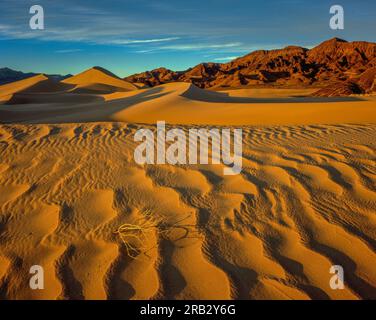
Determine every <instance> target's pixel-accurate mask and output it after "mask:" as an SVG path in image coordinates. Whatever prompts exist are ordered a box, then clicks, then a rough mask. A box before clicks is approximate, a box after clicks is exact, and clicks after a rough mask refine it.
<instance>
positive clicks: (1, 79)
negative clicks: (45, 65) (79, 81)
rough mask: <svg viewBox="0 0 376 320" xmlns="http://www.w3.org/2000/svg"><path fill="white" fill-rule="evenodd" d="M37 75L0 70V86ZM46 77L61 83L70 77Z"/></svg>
mask: <svg viewBox="0 0 376 320" xmlns="http://www.w3.org/2000/svg"><path fill="white" fill-rule="evenodd" d="M38 74H39V73H32V72H29V73H24V72H21V71H16V70H12V69H10V68H0V85H2V84H6V83H11V82H15V81H19V80H23V79H27V78H30V77H34V76H36V75H38ZM47 76H48V77H49V78H50V79H53V80H55V81H61V80H63V79H65V78H67V77H70V76H71V75H70V74H69V75H59V74H51V75H47Z"/></svg>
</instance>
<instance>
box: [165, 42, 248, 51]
mask: <svg viewBox="0 0 376 320" xmlns="http://www.w3.org/2000/svg"><path fill="white" fill-rule="evenodd" d="M241 45H242V43H241V42H233V43H218V44H176V45H169V46H161V47H159V48H158V49H162V50H183V51H186V50H203V49H220V48H235V47H240V46H241Z"/></svg>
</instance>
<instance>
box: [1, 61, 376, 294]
mask: <svg viewBox="0 0 376 320" xmlns="http://www.w3.org/2000/svg"><path fill="white" fill-rule="evenodd" d="M310 94H311V92H310V91H309V90H308V91H307V90H276V89H257V90H253V89H242V90H232V91H226V92H223V91H222V92H215V91H206V90H202V89H199V88H197V87H194V86H192V85H191V84H187V83H169V84H165V85H161V86H157V87H154V88H144V89H138V88H137V87H136V86H134V85H131V84H129V83H127V82H125V81H123V80H121V79H118V78H117V77H116V76H114V75H112V74H110V73H108V72H107V71H106V70H103V69H101V68H93V69H90V70H88V71H86V72H83V73H81V74H79V75H77V76H74V77H72V78H69V79H66V80H64V81H63V82H61V83H56V82H53V81H51V80H50V79H48V77H46V76H43V75H40V76H36V77H32V78H29V79H26V80H22V81H18V82H15V83H12V84H7V85H4V86H0V99H1V100H2V101H3V104H2V105H0V122H2V123H3V124H2V125H0V152H1V156H2V157H1V160H0V231H1V232H0V297H1V298H4V299H107V298H108V299H166V298H169V299H361V298H368V299H376V269H375V267H374V266H375V265H376V253H375V250H376V218H375V216H376V211H375V208H376V188H375V185H376V184H375V181H376V171H375V161H376V159H375V154H376V153H375V151H376V145H375V136H376V124H375V122H376V121H375V120H376V100H375V97H372V96H368V97H365V96H356V97H355V96H353V97H346V98H319V97H307V96H308V95H310ZM158 120H164V121H166V122H167V123H168V126H172V125H174V124H180V125H182V128H183V129H184V130H185V131H187V130H188V129H189V128H190V126H188V125H190V124H194V125H195V126H197V125H202V126H206V127H207V126H213V125H220V126H226V127H228V126H235V125H236V126H237V127H238V126H241V127H242V128H243V133H244V141H243V171H242V172H241V174H240V175H237V176H223V166H222V165H213V164H210V165H192V166H189V165H186V166H171V165H155V166H154V165H146V166H139V165H137V164H136V163H135V161H134V156H133V152H134V148H135V147H136V143H135V142H134V139H133V137H134V134H135V132H136V130H138V129H140V128H144V127H145V126H146V127H148V128H150V129H152V130H155V126H154V125H155V123H156V122H157V121H158ZM140 123H143V124H144V125H141V124H140ZM130 228H131V230H132V231H130ZM132 228H133V229H132ZM34 264H39V265H43V266H44V268H45V275H46V278H45V283H46V290H41V291H38V290H35V291H33V290H30V289H29V287H28V279H29V276H30V275H29V268H30V266H31V265H34ZM336 264H339V265H341V266H343V267H344V269H345V289H344V290H332V289H331V288H330V286H329V280H330V278H331V276H332V275H331V274H330V273H329V269H330V267H331V266H332V265H336Z"/></svg>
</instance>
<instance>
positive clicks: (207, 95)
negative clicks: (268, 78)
mask: <svg viewBox="0 0 376 320" xmlns="http://www.w3.org/2000/svg"><path fill="white" fill-rule="evenodd" d="M181 96H182V97H185V98H188V99H190V100H195V101H202V102H211V103H323V102H346V101H363V99H361V98H358V97H309V96H293V97H286V98H284V97H282V98H281V97H276V98H249V97H231V96H230V95H229V94H228V93H225V92H218V91H209V90H204V89H200V88H198V87H196V86H194V85H191V86H190V87H189V89H188V90H187V91H186V92H184V93H183V94H182V95H181Z"/></svg>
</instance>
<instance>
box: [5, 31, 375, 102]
mask: <svg viewBox="0 0 376 320" xmlns="http://www.w3.org/2000/svg"><path fill="white" fill-rule="evenodd" d="M89 70H92V72H90V73H89V74H90V75H91V76H93V74H94V75H95V78H98V77H97V76H98V75H100V76H99V78H98V79H102V78H103V81H104V83H102V85H99V84H98V83H97V82H98V81H97V82H96V85H95V86H93V85H89V83H90V81H89V80H90V79H87V76H88V73H85V72H83V73H81V74H80V75H77V76H74V77H72V75H44V76H45V77H47V78H48V79H49V80H50V81H55V82H60V81H62V82H64V83H65V84H74V85H76V84H78V83H75V81H76V82H77V81H78V82H81V80H83V79H81V78H80V77H84V78H85V79H84V80H85V81H84V82H85V83H86V84H85V86H84V87H82V88H78V87H77V88H75V90H84V91H85V92H90V91H93V90H94V91H95V92H98V91H100V90H103V91H108V90H111V87H116V88H122V89H121V90H128V89H132V88H136V87H138V88H140V87H154V86H157V85H161V84H165V83H169V82H189V83H192V84H194V85H195V86H197V87H199V88H205V89H213V90H221V89H226V88H239V87H253V86H258V87H259V86H274V87H282V88H284V87H286V88H289V87H317V88H318V90H317V92H315V93H314V94H313V95H315V96H346V95H351V94H368V93H373V92H376V80H375V77H376V43H372V42H365V41H354V42H347V41H345V40H342V39H338V38H333V39H331V40H328V41H325V42H323V43H321V44H319V45H318V46H316V47H314V48H312V49H307V48H303V47H299V46H288V47H286V48H284V49H277V50H258V51H254V52H251V53H249V54H247V55H245V56H243V57H240V58H237V59H235V60H233V61H230V62H228V63H200V64H198V65H197V66H195V67H193V68H189V69H188V70H185V71H173V70H169V69H166V68H163V67H161V68H158V69H154V70H151V71H146V72H142V73H138V74H134V75H131V76H128V77H125V78H123V79H120V78H119V77H117V76H116V75H114V74H112V73H111V72H109V71H107V70H105V69H103V68H100V67H94V68H92V69H89ZM36 75H37V74H35V73H22V72H20V71H14V70H11V69H9V68H0V84H6V83H10V82H14V81H18V80H23V79H27V78H31V77H33V76H36ZM109 77H111V78H112V81H110V82H108V79H109ZM104 78H106V79H104ZM98 79H97V80H98ZM114 79H116V80H114ZM124 80H125V81H124ZM72 81H73V82H72ZM100 83H101V82H100Z"/></svg>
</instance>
